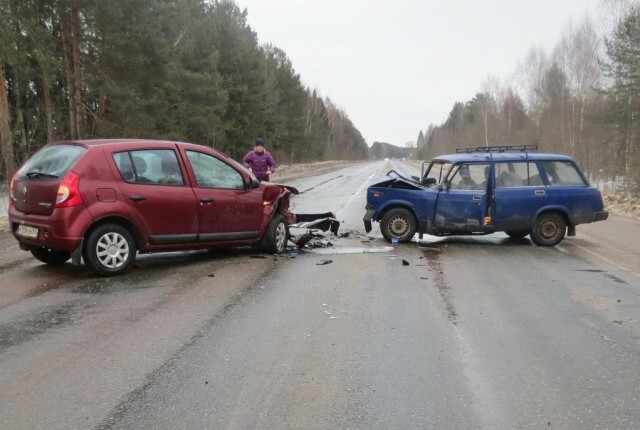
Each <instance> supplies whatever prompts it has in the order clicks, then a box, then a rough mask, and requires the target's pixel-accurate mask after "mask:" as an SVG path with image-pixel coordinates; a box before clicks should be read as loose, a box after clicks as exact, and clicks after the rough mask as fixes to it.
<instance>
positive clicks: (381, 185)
mask: <svg viewBox="0 0 640 430" xmlns="http://www.w3.org/2000/svg"><path fill="white" fill-rule="evenodd" d="M427 191H428V187H426V186H424V185H422V184H420V183H419V182H418V181H416V180H414V179H412V178H407V177H406V176H403V175H401V174H399V173H398V172H396V171H395V170H391V171H389V172H388V173H387V177H386V178H385V179H384V180H383V181H380V182H378V183H376V184H373V185H371V186H369V188H368V189H367V205H366V206H365V210H366V212H365V214H364V217H363V219H362V221H363V222H364V228H365V231H366V232H367V233H369V232H370V231H371V230H372V222H373V221H380V220H381V219H382V216H383V215H384V213H385V211H386V210H387V209H389V208H392V207H404V208H407V209H409V210H410V211H411V212H413V214H414V215H415V217H416V220H417V221H418V229H419V230H422V227H423V226H424V225H425V224H426V218H425V217H424V215H425V214H427V213H429V211H428V206H429V204H428V202H429V201H435V198H428V197H427V195H426V194H425V193H426V192H427ZM431 207H432V208H433V205H431Z"/></svg>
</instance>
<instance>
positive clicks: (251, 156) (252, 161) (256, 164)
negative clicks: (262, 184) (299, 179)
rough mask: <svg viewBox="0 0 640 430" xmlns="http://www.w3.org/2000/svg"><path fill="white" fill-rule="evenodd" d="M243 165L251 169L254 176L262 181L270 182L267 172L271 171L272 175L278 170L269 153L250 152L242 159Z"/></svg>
mask: <svg viewBox="0 0 640 430" xmlns="http://www.w3.org/2000/svg"><path fill="white" fill-rule="evenodd" d="M242 164H244V165H245V167H250V168H251V171H252V172H253V174H254V175H256V178H258V179H259V180H260V181H268V180H269V175H267V171H268V170H271V173H273V172H274V171H275V170H276V163H275V162H274V161H273V157H271V154H269V153H268V152H267V151H264V152H256V151H249V152H248V153H247V155H245V156H244V158H243V159H242Z"/></svg>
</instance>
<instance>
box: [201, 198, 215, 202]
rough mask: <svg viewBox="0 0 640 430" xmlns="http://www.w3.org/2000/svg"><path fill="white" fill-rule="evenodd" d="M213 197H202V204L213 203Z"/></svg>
mask: <svg viewBox="0 0 640 430" xmlns="http://www.w3.org/2000/svg"><path fill="white" fill-rule="evenodd" d="M212 202H213V197H202V198H200V203H212Z"/></svg>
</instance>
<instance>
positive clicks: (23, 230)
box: [16, 225, 38, 239]
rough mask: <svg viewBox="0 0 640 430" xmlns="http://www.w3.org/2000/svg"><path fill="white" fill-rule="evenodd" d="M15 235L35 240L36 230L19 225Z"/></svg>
mask: <svg viewBox="0 0 640 430" xmlns="http://www.w3.org/2000/svg"><path fill="white" fill-rule="evenodd" d="M16 234H18V235H19V236H24V237H30V238H32V239H35V238H37V237H38V229H37V228H35V227H29V226H28V225H19V226H18V230H17V231H16Z"/></svg>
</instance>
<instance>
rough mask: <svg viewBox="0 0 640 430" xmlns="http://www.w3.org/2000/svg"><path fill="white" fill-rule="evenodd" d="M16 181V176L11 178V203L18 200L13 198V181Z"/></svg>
mask: <svg viewBox="0 0 640 430" xmlns="http://www.w3.org/2000/svg"><path fill="white" fill-rule="evenodd" d="M15 179H16V175H13V177H11V186H10V187H9V196H10V197H11V201H14V202H15V201H16V198H15V197H14V196H13V181H14V180H15Z"/></svg>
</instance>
